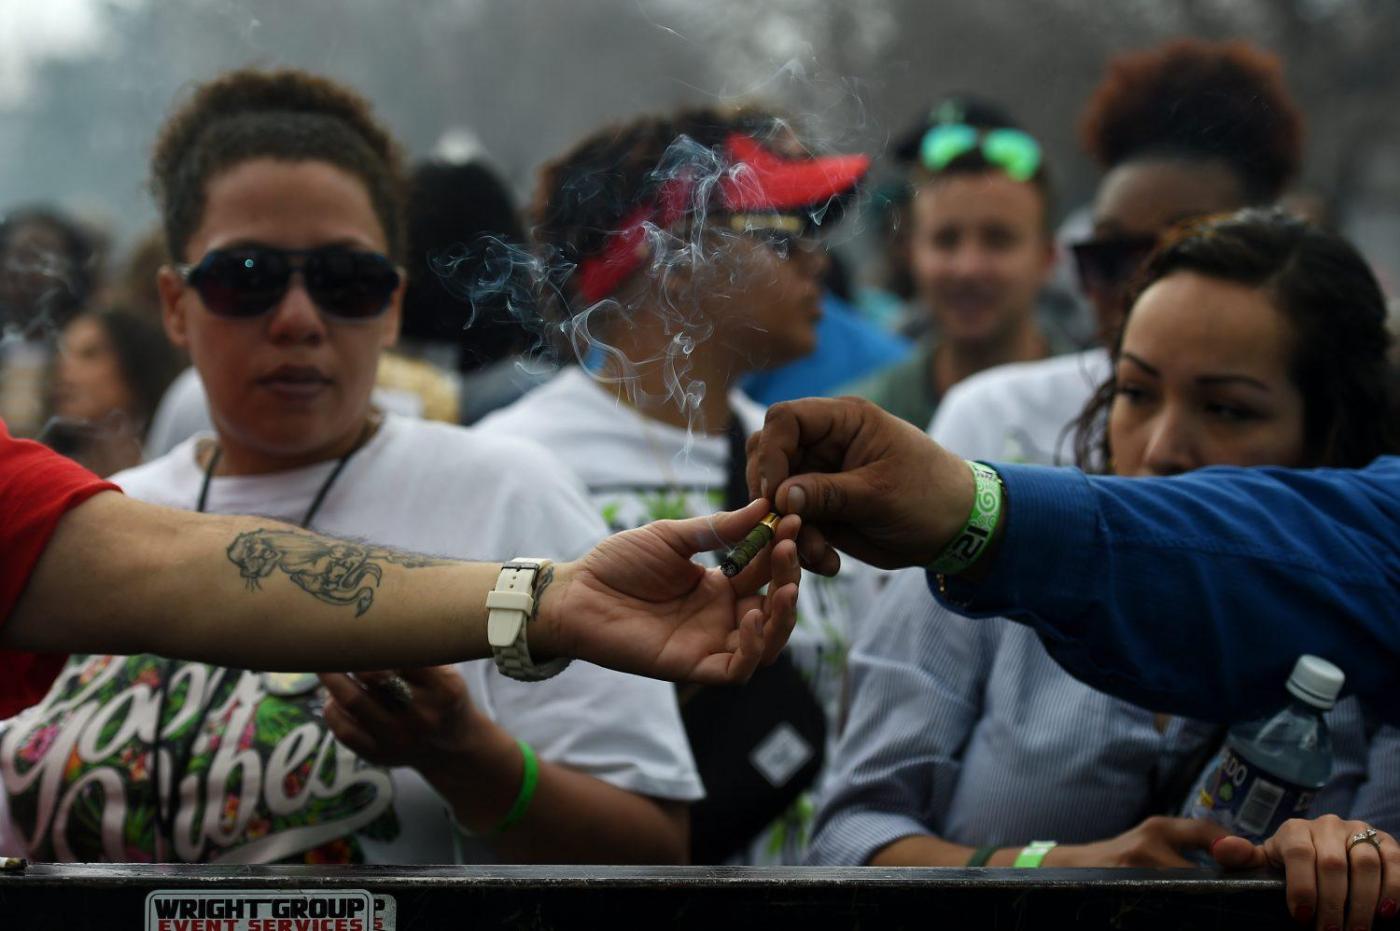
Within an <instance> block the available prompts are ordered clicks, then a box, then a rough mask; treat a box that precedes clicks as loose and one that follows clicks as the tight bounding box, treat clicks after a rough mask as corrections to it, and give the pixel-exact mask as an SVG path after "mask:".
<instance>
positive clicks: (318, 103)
mask: <svg viewBox="0 0 1400 931" xmlns="http://www.w3.org/2000/svg"><path fill="white" fill-rule="evenodd" d="M256 158H272V159H280V160H286V161H319V162H328V163H329V164H332V165H335V166H336V167H338V168H341V169H343V170H345V171H347V172H349V173H351V174H353V175H355V176H356V177H358V178H359V179H360V180H361V181H363V182H364V184H365V187H366V189H367V190H368V191H369V196H370V202H371V203H372V204H373V206H374V211H375V214H376V215H377V216H378V217H379V222H380V223H381V224H382V225H383V227H384V235H385V237H386V239H387V240H388V243H389V252H390V255H391V256H392V257H394V258H395V259H400V258H402V253H403V248H404V242H403V240H404V232H403V230H404V221H403V212H404V183H403V169H402V164H403V159H402V155H401V153H400V149H399V144H398V143H397V142H396V141H395V140H394V138H393V136H392V135H390V133H389V131H388V130H387V129H385V128H384V126H383V125H381V124H380V123H379V121H378V120H376V119H375V117H374V113H373V109H372V108H371V106H370V104H369V102H368V101H367V100H365V99H364V98H363V97H361V96H360V95H359V94H357V93H356V92H354V91H352V90H350V89H349V88H347V87H345V86H344V85H342V84H338V83H336V82H335V81H332V80H330V79H328V78H324V77H320V76H319V75H314V74H310V73H308V72H305V71H299V70H296V69H282V70H275V71H264V70H259V69H240V70H237V71H230V72H227V73H225V74H222V75H220V76H219V77H217V78H215V79H214V80H212V81H209V82H208V83H206V84H202V85H200V86H199V87H197V88H195V90H194V93H193V94H192V96H191V97H190V98H189V100H187V101H186V102H185V103H184V104H183V105H182V106H180V107H179V108H178V109H177V110H176V111H175V112H174V113H173V114H171V115H170V117H169V118H168V119H167V120H166V121H165V124H164V125H163V126H162V127H161V130H160V134H159V135H158V136H157V137H156V145H155V152H154V155H153V156H152V158H151V190H152V192H153V193H154V194H155V198H156V203H157V205H158V206H159V208H160V211H161V215H162V220H163V223H164V226H165V237H166V244H167V246H168V247H169V250H170V255H171V256H173V257H174V258H175V259H176V260H177V261H179V260H183V259H184V258H185V257H186V256H185V247H186V245H187V244H188V243H189V239H190V237H191V236H192V235H193V234H194V232H195V230H196V229H198V228H199V224H200V222H201V220H202V218H203V215H204V206H205V196H206V193H207V188H208V184H209V181H210V180H211V179H212V178H214V177H215V176H216V175H218V174H219V173H221V172H223V171H226V170H228V169H229V168H232V167H233V166H235V165H237V164H240V163H241V162H245V161H248V160H250V159H256Z"/></svg>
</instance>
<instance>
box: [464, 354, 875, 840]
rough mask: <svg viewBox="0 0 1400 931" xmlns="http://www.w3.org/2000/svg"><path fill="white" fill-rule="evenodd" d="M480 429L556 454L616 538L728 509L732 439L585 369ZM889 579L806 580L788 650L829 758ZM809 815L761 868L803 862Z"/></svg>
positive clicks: (758, 416) (737, 399)
mask: <svg viewBox="0 0 1400 931" xmlns="http://www.w3.org/2000/svg"><path fill="white" fill-rule="evenodd" d="M729 403H730V407H731V409H732V410H733V411H734V412H735V414H736V415H737V416H738V417H739V419H740V421H741V422H742V423H743V426H744V427H745V429H746V431H753V430H757V429H758V428H759V427H761V426H762V425H763V413H764V409H763V407H762V406H761V405H759V404H756V403H755V402H754V401H752V400H751V399H749V398H748V397H746V396H745V395H743V394H742V393H741V392H738V391H733V392H731V393H730V395H729ZM478 428H479V429H481V430H484V431H488V432H491V433H494V434H497V435H507V436H516V437H525V438H528V439H532V440H535V441H538V442H539V443H541V444H542V445H544V446H546V447H548V448H549V449H550V451H551V452H553V453H555V454H556V455H558V456H559V458H560V459H562V460H563V461H564V463H565V464H566V465H568V466H569V467H570V468H571V469H573V470H574V473H575V474H577V475H578V477H579V478H581V479H582V480H583V483H584V484H585V485H586V486H588V491H589V494H590V495H591V497H592V499H593V503H594V505H595V506H596V507H597V508H598V510H599V511H600V512H601V513H602V514H603V518H604V519H605V520H606V521H607V523H608V527H609V529H610V530H612V531H614V532H616V531H619V530H627V529H631V528H633V527H638V526H641V525H642V524H646V523H650V522H651V521H654V520H664V519H671V518H683V517H694V516H699V515H704V514H711V513H713V512H715V511H716V510H722V509H723V508H724V506H725V486H726V482H727V479H728V475H729V455H730V445H729V438H728V436H725V435H718V436H716V435H707V434H702V433H689V432H688V431H686V430H684V429H682V428H680V427H675V426H672V425H670V424H666V423H662V422H660V421H657V420H653V419H651V418H649V417H645V416H643V415H642V414H640V413H639V412H638V411H637V410H636V409H635V408H633V407H631V406H630V405H627V404H623V403H621V402H619V401H618V399H617V397H616V395H615V394H614V393H613V391H612V389H611V388H610V387H607V386H604V385H601V384H599V383H598V382H596V381H594V380H593V379H592V378H590V377H589V376H588V374H587V373H586V372H584V371H582V370H581V369H579V368H578V367H577V366H572V367H569V368H567V369H564V370H563V371H561V372H560V373H559V374H558V375H556V376H555V377H554V378H553V379H551V380H550V381H549V382H547V383H545V384H544V385H541V386H540V387H538V388H536V389H535V390H533V391H531V392H530V393H529V394H527V395H525V397H523V398H521V399H520V400H519V401H516V402H515V403H514V404H512V405H510V406H509V407H506V408H503V409H501V410H499V411H496V412H495V413H493V414H491V415H489V416H487V417H486V418H484V419H483V420H482V421H481V422H480V423H479V424H478ZM711 564H713V563H711ZM882 575H883V574H882V573H879V572H878V570H875V569H873V568H871V567H870V566H865V565H863V564H861V563H857V562H855V560H850V559H846V560H843V562H842V571H841V574H840V575H839V576H837V577H836V578H835V579H829V578H825V577H823V576H818V575H814V574H811V573H807V574H804V576H803V579H802V592H801V595H800V596H799V597H798V600H797V613H798V619H797V627H796V629H795V630H794V632H793V635H792V638H791V640H790V641H789V651H790V653H791V655H792V658H793V662H794V664H795V665H796V666H797V668H798V669H799V670H801V672H802V673H803V674H804V676H806V678H807V681H808V682H809V683H810V684H811V686H812V689H813V691H814V692H815V693H816V695H817V698H818V701H820V702H821V704H822V706H823V708H824V709H825V711H826V713H827V721H828V728H827V731H828V735H827V736H828V746H827V758H828V759H830V756H831V748H832V747H834V744H835V740H836V737H837V727H838V724H839V719H840V710H841V699H842V691H843V686H844V679H845V669H846V651H847V646H848V644H849V642H850V639H851V635H852V632H853V627H854V625H855V624H856V623H857V622H858V620H859V618H860V612H861V611H863V610H866V609H867V608H868V607H869V605H870V604H872V603H873V602H874V598H875V593H876V589H877V587H878V585H879V581H880V579H881V577H882ZM810 814H811V812H810V810H809V808H808V806H807V805H806V803H805V802H804V803H803V804H801V805H799V806H798V808H797V809H795V811H794V813H793V818H792V819H787V821H786V823H783V824H781V825H779V826H775V828H774V829H773V830H774V831H776V832H778V834H779V835H780V839H779V838H778V837H775V836H774V835H773V834H772V833H771V832H770V834H768V835H765V836H764V837H761V838H760V839H759V841H758V842H757V844H756V845H755V851H758V850H760V849H762V850H769V849H771V850H773V855H772V856H762V857H760V856H758V855H757V854H755V856H754V858H753V859H754V861H755V862H758V861H762V862H778V861H782V862H800V858H801V854H802V846H803V845H804V844H805V837H806V835H807V832H806V828H807V827H808V822H809V820H810Z"/></svg>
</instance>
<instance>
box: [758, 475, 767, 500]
mask: <svg viewBox="0 0 1400 931" xmlns="http://www.w3.org/2000/svg"><path fill="white" fill-rule="evenodd" d="M758 493H759V495H761V496H762V497H764V498H766V497H768V476H766V475H764V476H762V477H760V478H759V480H758Z"/></svg>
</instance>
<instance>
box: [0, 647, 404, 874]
mask: <svg viewBox="0 0 1400 931" xmlns="http://www.w3.org/2000/svg"><path fill="white" fill-rule="evenodd" d="M166 663H167V661H166V660H164V659H161V658H159V657H155V656H149V655H142V656H131V657H121V656H74V657H72V658H71V659H70V660H69V661H68V664H67V665H66V666H65V667H64V670H63V672H62V674H61V675H60V676H59V678H58V680H57V681H56V682H55V684H54V687H53V688H52V689H51V690H50V692H49V696H48V698H47V699H46V700H45V701H44V702H43V703H42V704H40V705H38V706H36V707H34V708H31V709H30V710H29V711H26V712H25V713H24V714H22V715H20V716H19V717H17V718H14V719H11V720H10V721H8V722H6V724H5V728H4V730H3V732H0V780H3V784H4V790H5V792H6V793H7V795H8V796H9V807H10V812H11V817H12V818H13V821H14V824H15V826H16V827H17V828H18V830H19V832H20V833H21V834H22V835H23V837H24V839H25V840H26V842H27V847H28V849H29V853H30V855H31V856H32V857H34V858H36V859H40V860H66V861H72V860H78V861H134V862H150V861H153V860H155V859H156V858H157V856H158V855H159V854H158V849H157V843H156V838H157V833H158V831H159V830H160V829H159V827H158V825H159V817H158V811H157V807H156V800H155V792H154V788H153V777H154V772H153V770H154V769H155V767H154V764H153V759H152V755H151V749H152V744H153V743H154V738H155V733H156V718H157V715H158V709H159V707H160V690H161V678H162V675H163V673H164V670H165V668H166ZM171 669H172V674H171V676H170V680H169V682H168V683H167V685H168V689H167V698H166V703H167V707H166V710H165V715H164V718H163V721H162V723H161V727H160V753H161V759H160V769H161V775H160V779H161V782H162V784H163V788H164V791H162V793H161V797H162V799H163V800H168V799H169V796H170V792H169V789H168V786H169V784H170V781H171V779H172V778H176V779H177V780H178V796H179V798H178V806H177V807H176V810H175V816H174V837H173V846H170V845H168V844H167V843H162V844H161V850H163V851H164V858H165V859H168V860H175V861H185V862H223V863H276V862H287V863H359V862H363V861H364V853H363V850H362V849H361V846H360V843H359V841H358V839H357V838H358V837H365V838H373V839H376V840H392V839H394V838H395V837H396V836H397V835H398V833H399V825H398V821H397V819H396V817H395V814H394V811H393V808H392V804H393V800H394V795H393V785H392V782H391V781H390V775H389V772H388V771H387V770H384V769H380V768H378V767H374V766H370V765H369V764H367V763H365V762H364V761H362V760H360V759H359V758H358V757H356V756H355V755H354V754H353V753H351V752H350V751H349V750H348V749H346V748H345V747H343V746H341V745H340V744H339V743H338V742H336V740H335V737H334V735H332V734H331V732H330V731H329V730H328V729H327V728H326V726H325V723H324V722H323V721H322V720H321V717H320V707H321V701H322V699H321V698H320V692H319V689H317V688H311V689H308V690H307V691H306V692H304V693H301V694H290V695H289V694H274V693H273V692H269V690H268V688H267V681H266V680H265V678H264V677H263V676H261V675H260V674H258V673H254V672H248V671H245V670H233V669H220V668H219V667H215V666H207V665H204V664H203V663H187V662H175V663H172V664H171ZM273 685H274V689H275V690H276V691H281V692H286V691H287V690H286V689H278V688H277V685H276V683H273ZM182 762H183V763H184V765H183V766H181V763H182ZM177 768H178V769H179V770H180V771H179V772H176V770H177ZM162 804H166V805H168V804H169V801H163V802H162Z"/></svg>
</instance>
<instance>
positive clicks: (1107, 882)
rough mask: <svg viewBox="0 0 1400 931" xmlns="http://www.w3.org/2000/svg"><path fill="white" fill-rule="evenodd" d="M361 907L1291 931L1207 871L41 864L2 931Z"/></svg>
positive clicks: (434, 913) (235, 923)
mask: <svg viewBox="0 0 1400 931" xmlns="http://www.w3.org/2000/svg"><path fill="white" fill-rule="evenodd" d="M361 890H363V892H361ZM365 893H367V895H366V894H365ZM371 899H374V900H377V902H376V904H377V906H378V909H379V926H380V927H382V928H383V929H384V931H396V929H398V931H408V929H413V931H417V929H436V928H444V929H454V931H467V929H473V928H530V929H540V931H544V929H552V928H602V929H630V928H705V929H710V931H735V929H742V928H759V927H761V928H765V929H769V931H771V929H775V928H788V927H801V928H874V929H879V931H890V929H899V928H910V929H915V928H917V929H919V931H936V929H940V928H977V929H989V928H1034V929H1037V931H1045V929H1053V928H1066V927H1076V928H1115V929H1158V928H1162V929H1165V928H1172V929H1193V928H1203V929H1204V928H1212V929H1216V928H1218V929H1229V931H1246V929H1252V928H1281V927H1282V928H1286V927H1291V926H1292V923H1291V921H1290V919H1289V916H1288V913H1287V912H1286V910H1285V908H1284V898H1283V884H1282V882H1280V881H1279V880H1278V879H1277V878H1275V877H1264V876H1243V877H1241V876H1230V877H1228V878H1226V877H1222V876H1220V875H1219V874H1217V873H1214V872H1211V871H1208V870H1053V869H1045V870H1010V869H999V870H993V869H981V870H976V869H885V868H878V867H868V868H864V869H822V868H808V867H799V868H780V869H743V868H709V867H689V868H684V867H677V868H631V867H539V866H490V867H451V866H431V867H383V866H366V867H303V866H286V867H272V866H258V867H251V866H250V867H230V866H189V865H168V866H161V865H127V864H122V865H106V864H102V865H99V864H62V865H42V864H41V865H30V866H29V867H28V868H27V869H26V870H24V871H22V872H16V873H4V874H0V929H4V931H9V929H16V931H19V929H24V931H29V929H35V931H45V929H51V928H52V929H64V931H88V929H93V931H97V929H102V931H108V929H128V928H132V929H145V928H150V929H152V931H373V929H374V928H375V926H376V923H375V920H374V919H373V918H372V917H368V916H367V915H366V914H365V904H364V903H366V902H368V901H370V900H371ZM357 920H358V923H357ZM162 922H164V923H163V924H162ZM337 922H339V923H337Z"/></svg>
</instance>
